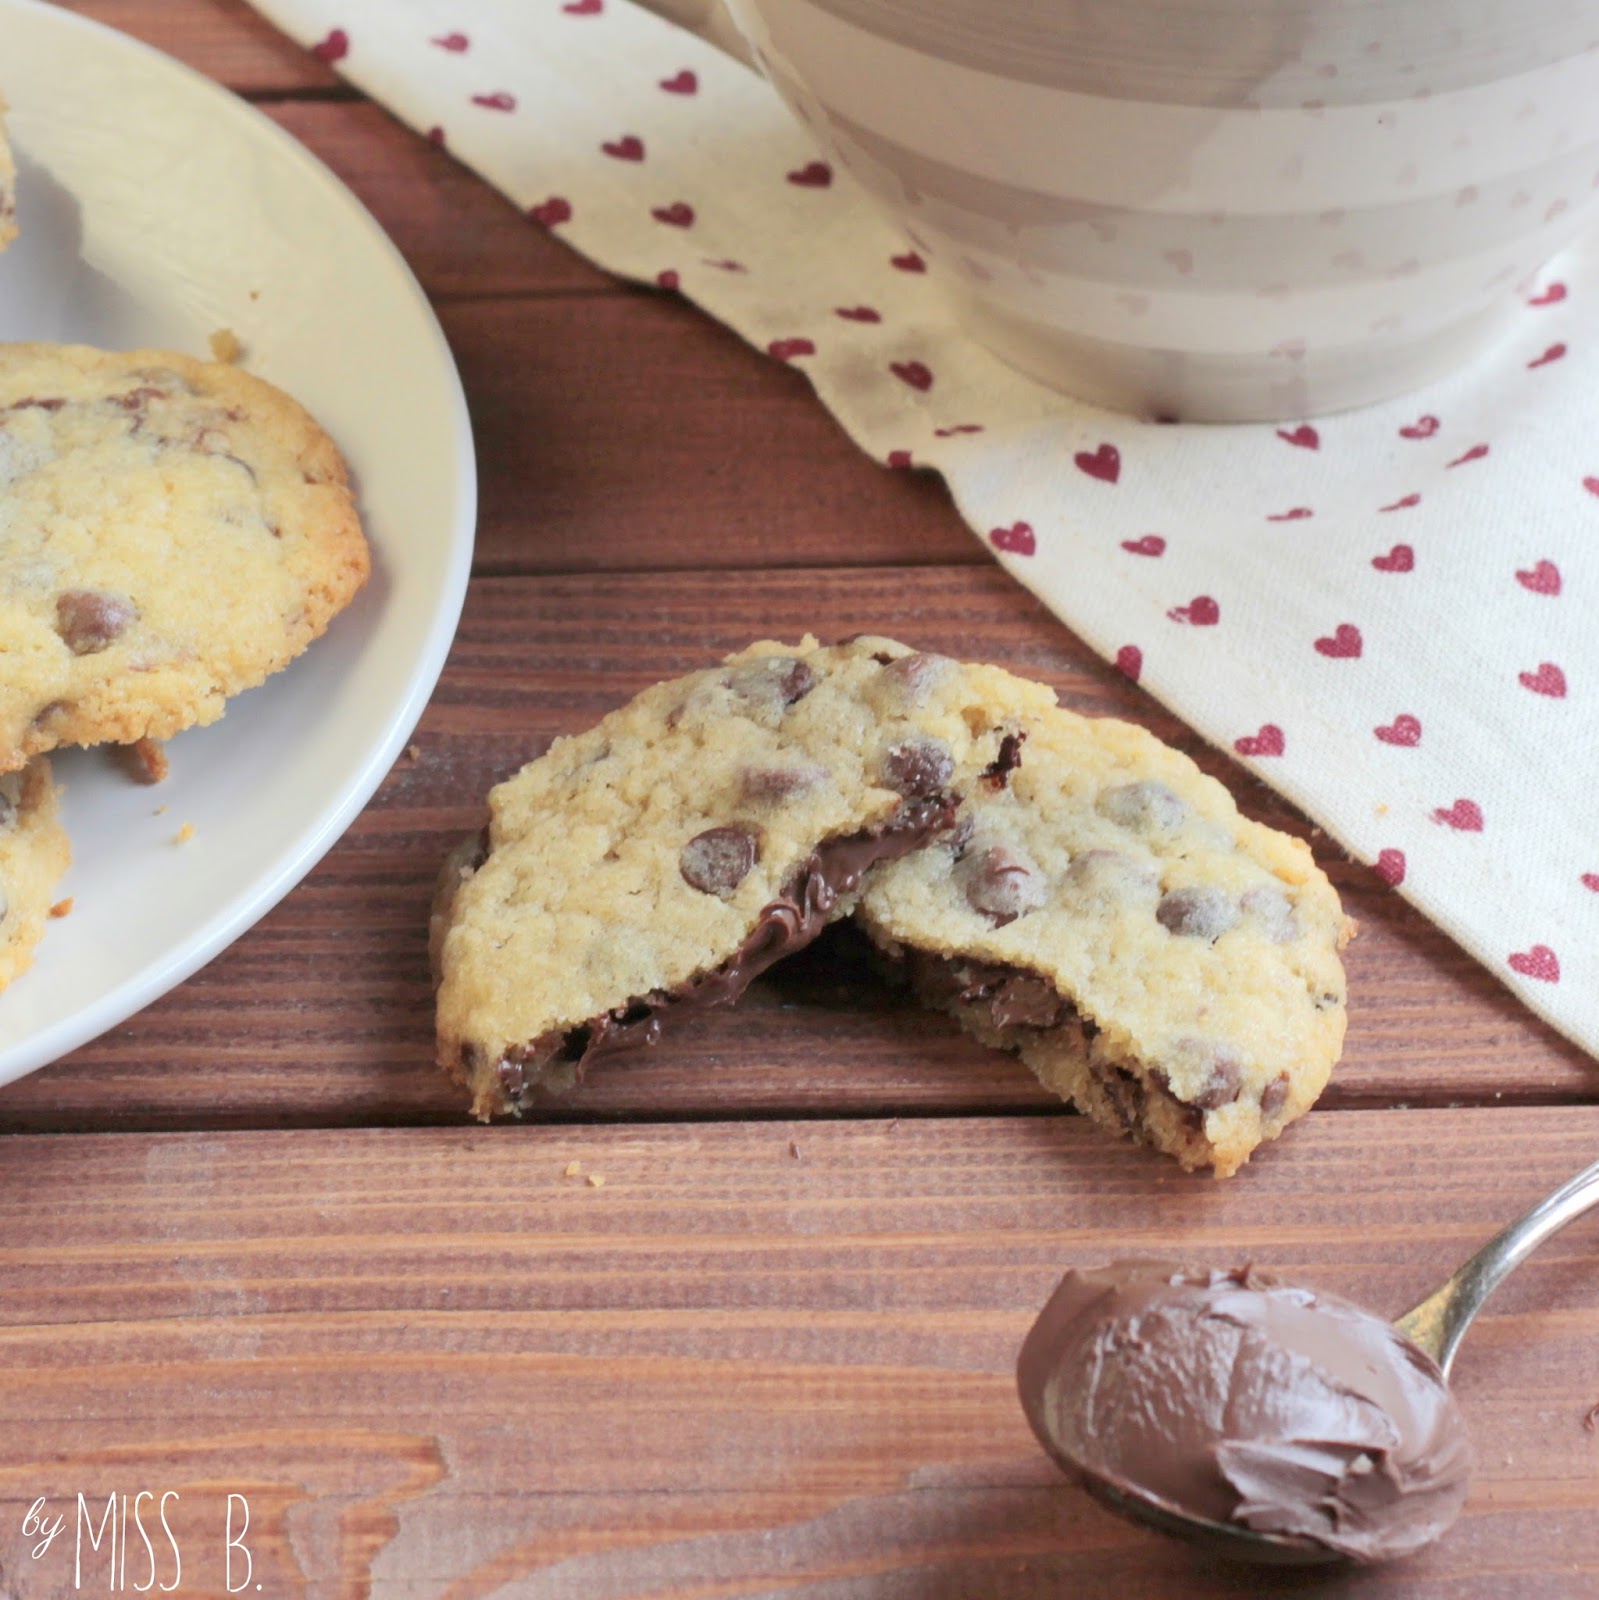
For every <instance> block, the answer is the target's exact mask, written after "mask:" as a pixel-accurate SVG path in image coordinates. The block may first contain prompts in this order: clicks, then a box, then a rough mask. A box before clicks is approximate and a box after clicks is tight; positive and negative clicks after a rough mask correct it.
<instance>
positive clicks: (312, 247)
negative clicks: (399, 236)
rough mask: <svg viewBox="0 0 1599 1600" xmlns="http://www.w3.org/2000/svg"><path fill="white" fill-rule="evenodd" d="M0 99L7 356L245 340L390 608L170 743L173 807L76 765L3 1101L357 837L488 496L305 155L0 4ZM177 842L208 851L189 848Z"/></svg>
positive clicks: (416, 322)
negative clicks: (6, 206)
mask: <svg viewBox="0 0 1599 1600" xmlns="http://www.w3.org/2000/svg"><path fill="white" fill-rule="evenodd" d="M0 89H3V90H4V93H5V96H6V98H7V99H8V100H9V101H10V103H11V108H12V110H11V117H10V124H11V135H12V143H13V146H14V147H15V150H16V154H17V157H18V165H19V173H20V176H19V185H18V220H19V222H20V223H21V226H22V238H21V239H20V240H19V241H18V242H17V243H16V244H15V245H13V246H12V248H11V249H10V250H8V251H6V252H5V253H4V254H0V339H6V340H13V339H60V340H81V341H83V342H86V343H90V344H97V345H102V346H106V347H109V348H127V347H132V346H138V345H155V346H164V347H167V348H171V349H177V350H184V351H188V352H189V353H191V354H194V355H200V356H204V355H206V354H207V336H208V335H209V334H210V333H211V332H212V331H213V330H215V329H218V328H231V329H233V330H234V332H235V333H237V334H238V336H239V338H240V339H241V340H242V341H243V344H244V349H245V360H246V364H247V365H248V366H249V368H250V370H251V371H252V372H255V373H257V374H259V375H260V376H261V377H263V378H267V379H269V380H270V381H272V382H274V383H277V384H279V385H280V386H282V387H283V388H285V389H287V390H288V391H289V392H290V393H291V394H293V395H295V396H296V398H298V399H299V400H300V401H301V402H303V403H304V404H305V405H306V406H307V407H309V408H310V410H311V411H312V412H313V413H314V414H315V415H316V417H317V418H318V419H319V420H320V421H321V423H322V424H323V426H324V427H325V428H327V430H328V432H329V433H331V434H332V436H333V438H334V439H335V440H336V441H337V442H338V444H339V445H340V447H341V448H342V449H343V451H344V453H345V455H346V456H347V458H348V460H349V462H350V466H351V468H352V470H353V473H354V477H355V480H356V486H357V491H358V494H359V497H360V504H361V510H362V515H363V519H364V521H365V524H366V530H367V535H368V538H369V539H370V540H371V543H372V550H373V575H372V580H371V582H370V583H369V585H368V586H367V588H366V590H365V591H364V592H363V593H362V594H361V595H360V596H359V597H358V599H357V600H356V602H355V604H354V605H353V606H352V607H351V608H350V609H349V610H348V611H347V612H345V613H344V615H342V616H341V617H339V618H337V619H336V620H335V621H334V623H333V626H332V628H331V629H330V630H329V632H328V634H327V636H326V637H325V638H323V639H322V640H320V641H319V642H318V643H316V644H314V645H313V646H312V647H311V649H310V651H309V652H308V653H307V654H306V655H304V656H302V657H301V658H300V660H298V661H297V662H295V663H294V664H293V665H292V666H291V667H290V668H289V669H288V670H287V671H285V672H283V673H281V674H279V675H278V676H277V677H275V678H273V679H271V680H269V681H268V682H267V683H266V684H265V685H264V686H263V687H261V688H259V689H254V690H252V691H251V692H250V693H248V694H246V695H243V696H242V697H240V698H239V699H238V700H237V701H235V702H234V703H233V705H232V706H231V707H230V708H229V711H228V714H227V716H226V718H225V719H224V720H223V721H222V722H220V723H218V724H216V725H215V726H214V727H211V728H205V729H196V730H193V731H191V732H189V733H186V734H182V735H180V736H179V737H178V738H177V739H175V740H173V741H172V743H171V744H170V746H169V747H168V751H169V754H170V756H171V761H172V776H171V777H170V778H169V779H168V780H167V782H166V783H164V784H162V785H161V786H160V787H158V788H140V787H138V786H137V785H134V784H132V783H130V782H128V781H127V779H126V778H124V777H122V776H120V775H119V774H118V773H117V772H116V771H115V770H114V769H113V767H112V766H111V764H110V763H109V761H108V760H107V758H106V757H105V755H104V754H103V753H101V752H97V751H70V752H63V753H62V754H61V755H60V757H59V758H58V759H57V761H56V772H57V776H58V778H59V780H60V781H61V782H62V783H64V784H65V785H66V788H67V797H66V807H65V809H66V821H67V826H68V829H69V830H70V832H71V835H72V842H73V850H74V855H75V860H74V863H73V867H72V872H71V874H70V876H69V877H68V879H67V881H66V882H65V883H64V884H63V885H62V889H61V893H62V894H63V895H70V896H72V898H73V902H74V904H73V910H72V914H71V916H69V917H67V918H65V919H64V920H62V921H60V922H56V923H53V924H52V925H51V927H50V930H49V932H48V933H47V934H46V936H45V940H44V943H43V944H42V945H41V946H40V950H39V959H38V962H37V964H36V965H35V967H34V968H33V970H32V971H31V972H29V973H27V974H26V975H25V976H24V977H22V978H20V979H18V980H17V982H16V983H14V984H13V985H12V986H11V987H10V988H9V989H7V990H6V991H5V992H4V993H3V994H0V1083H7V1082H10V1081H11V1080H12V1079H14V1078H17V1077H19V1076H21V1075H22V1074H23V1073H25V1072H29V1071H31V1070H33V1069H34V1068H35V1067H39V1066H42V1065H43V1064H44V1063H45V1062H47V1061H51V1060H54V1059H55V1058H56V1057H57V1056H60V1055H63V1054H65V1053H66V1052H67V1051H68V1050H71V1049H73V1048H75V1047H76V1046H77V1045H79V1044H81V1043H83V1042H84V1041H85V1040H87V1039H91V1038H93V1037H94V1036H95V1035H97V1034H100V1033H103V1032H104V1031H105V1030H106V1029H107V1028H109V1027H112V1026H113V1025H114V1024H116V1023H117V1022H120V1021H121V1020H122V1019H123V1018H124V1017H127V1016H129V1015H130V1014H131V1013H133V1012H134V1011H137V1010H138V1009H139V1008H140V1007H141V1006H144V1005H147V1004H149V1002H150V1001H151V1000H153V999H155V998H156V996H158V995H160V994H163V993H164V992H165V991H166V990H168V989H170V988H171V987H172V986H173V985H174V984H176V983H179V982H181V981H182V980H183V979H184V978H186V977H187V976H188V975H189V974H190V973H191V972H193V971H194V970H195V969H196V968H197V967H199V966H201V965H202V964H204V963H205V962H206V961H208V960H209V959H210V958H211V957H212V956H214V955H215V954H216V953H217V952H218V951H219V950H221V949H222V948H223V947H224V946H225V945H227V944H228V943H229V942H230V941H231V940H233V939H235V938H236V937H237V936H238V935H239V934H240V933H241V932H243V930H244V929H246V928H247V927H249V926H250V925H251V924H252V923H253V922H255V921H256V920H257V919H258V918H259V917H261V916H262V915H263V914H264V913H265V912H267V911H268V910H269V909H270V908H271V907H272V906H273V905H275V904H276V903H277V901H278V900H280V899H281V898H282V897H283V895H285V894H286V893H287V892H288V891H289V889H291V888H292V887H293V886H294V885H295V884H296V883H297V882H298V881H299V880H300V879H301V878H302V877H303V876H304V875H305V874H306V873H307V872H308V871H309V870H310V869H311V867H312V866H313V865H314V864H315V863H316V861H317V860H318V859H319V858H320V857H321V856H322V855H323V853H324V852H325V851H326V850H327V849H328V848H329V847H330V846H331V845H332V844H333V843H334V841H335V840H336V839H337V838H338V837H339V835H340V834H341V833H342V832H343V831H344V829H345V828H346V827H347V826H348V825H349V823H350V821H351V820H352V819H353V818H354V816H355V815H356V813H357V812H358V811H359V810H360V809H361V807H362V806H363V805H364V804H365V803H366V801H367V799H368V798H369V797H370V795H371V794H372V791H373V790H374V789H375V788H376V787H377V785H378V783H379V781H380V780H381V779H382V777H383V775H384V773H385V772H386V771H387V770H388V768H389V767H390V765H391V764H392V763H393V761H394V759H395V757H396V755H397V754H398V752H399V750H400V748H401V746H402V745H403V743H404V742H405V739H406V737H407V735H408V734H409V732H410V730H411V728H412V727H413V725H414V724H415V722H416V720H417V718H418V717H419V716H420V715H421V712H422V708H423V706H424V705H425V704H426V702H427V698H428V695H429V694H430V693H431V692H432V689H433V685H434V683H435V682H436V681H437V679H438V675H439V672H440V671H441V670H442V668H443V665H444V658H445V655H446V653H447V652H448V650H449V647H450V641H451V639H452V638H453V636H454V633H455V626H456V622H457V620H458V618H459V615H460V609H461V602H462V599H463V597H464V594H465V589H466V579H467V574H468V570H469V568H470V564H471V557H472V533H473V525H474V520H475V516H476V501H477V485H476V477H475V472H474V466H473V454H472V440H471V431H470V425H469V422H468V419H467V414H466V405H465V402H464V400H463V398H462V395H461V386H460V381H459V379H458V377H457V376H456V372H455V367H454V364H453V362H452V361H451V359H450V354H449V350H448V348H447V347H446V345H445V342H444V338H443V335H442V334H441V332H440V331H439V326H438V323H437V322H436V321H435V320H434V317H433V313H432V311H431V309H430V308H429V306H428V303H427V301H426V299H425V298H424V296H423V294H422V292H421V290H420V289H419V288H418V286H417V284H416V281H415V280H414V279H413V278H412V276H411V273H410V271H409V270H408V269H407V267H406V265H405V263H404V262H403V261H402V260H401V259H400V256H399V254H398V253H397V252H396V251H395V249H394V247H393V246H392V245H391V244H390V243H389V241H388V239H387V238H386V236H385V235H384V234H383V232H382V230H381V229H380V228H379V227H378V226H377V224H376V223H375V222H374V221H373V220H372V219H371V217H370V216H368V215H367V213H366V212H365V211H364V210H363V209H362V207H361V206H360V205H359V204H358V203H357V201H356V200H355V199H354V198H353V197H352V196H351V195H350V193H349V192H348V190H346V189H345V188H344V187H343V186H342V185H341V184H340V183H339V182H338V180H337V179H336V178H334V177H333V176H332V174H331V173H329V172H328V171H327V169H326V168H324V167H323V166H321V165H320V164H319V163H318V162H317V161H316V160H314V159H313V158H312V157H311V156H310V155H308V154H307V153H306V151H305V150H303V149H302V148H301V147H300V146H299V145H298V144H296V143H295V142H294V141H293V140H292V139H290V138H289V137H288V136H287V135H285V134H284V133H282V132H281V131H280V130H279V129H278V128H277V127H275V126H274V125H273V124H272V123H271V122H269V121H268V120H267V119H266V118H265V117H263V116H261V115H260V114H259V113H257V112H255V111H253V110H251V109H250V107H248V106H247V105H245V104H244V103H243V102H242V101H240V100H237V99H235V98H234V97H233V96H231V95H229V94H227V93H226V92H225V91H223V90H222V89H219V88H217V87H216V86H215V85H214V84H212V83H211V82H209V81H208V80H207V79H205V78H202V77H200V76H199V75H198V74H196V73H194V72H191V71H190V70H189V69H188V68H186V67H182V66H179V65H177V64H176V63H175V62H173V61H171V60H169V59H167V58H166V57H165V56H162V55H160V54H158V53H157V52H155V51H153V50H150V49H148V48H146V47H145V46H143V45H140V44H136V43H134V42H133V41H132V40H129V39H127V38H125V37H123V36H122V35H120V34H117V33H114V32H112V31H110V30H109V29H106V28H102V27H99V26H97V25H95V24H93V23H89V22H86V21H84V20H83V19H82V18H79V17H76V16H73V15H71V14H69V13H66V12H62V11H57V10H55V9H54V8H53V7H51V6H48V5H43V4H36V3H34V0H0ZM158 807H162V808H164V809H163V810H162V811H161V813H160V814H159V815H158V814H156V813H157V808H158ZM185 823H189V824H192V825H193V828H194V835H193V838H192V839H190V840H189V841H188V842H187V843H184V844H181V845H180V844H176V843H174V837H175V835H176V834H177V832H178V830H179V829H180V828H181V827H182V825H183V824H185Z"/></svg>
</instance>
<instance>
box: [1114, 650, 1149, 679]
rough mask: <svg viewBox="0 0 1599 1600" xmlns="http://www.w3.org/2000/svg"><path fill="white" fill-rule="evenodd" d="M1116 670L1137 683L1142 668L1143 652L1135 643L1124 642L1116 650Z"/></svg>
mask: <svg viewBox="0 0 1599 1600" xmlns="http://www.w3.org/2000/svg"><path fill="white" fill-rule="evenodd" d="M1116 670H1117V671H1118V672H1119V673H1121V674H1122V676H1123V677H1125V678H1131V679H1132V680H1133V682H1134V683H1137V682H1138V680H1139V677H1140V676H1141V675H1142V673H1143V670H1144V652H1143V651H1142V650H1140V649H1139V648H1138V646H1137V645H1136V644H1124V645H1123V646H1122V647H1121V649H1120V650H1118V651H1117V652H1116Z"/></svg>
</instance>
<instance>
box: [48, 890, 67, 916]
mask: <svg viewBox="0 0 1599 1600" xmlns="http://www.w3.org/2000/svg"><path fill="white" fill-rule="evenodd" d="M50 915H51V916H52V917H54V918H55V919H56V920H57V921H60V919H61V918H62V917H69V916H71V915H72V896H71V895H68V896H67V897H66V899H65V900H57V901H56V903H55V904H54V905H53V906H51V907H50Z"/></svg>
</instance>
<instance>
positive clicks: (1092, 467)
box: [1072, 444, 1122, 483]
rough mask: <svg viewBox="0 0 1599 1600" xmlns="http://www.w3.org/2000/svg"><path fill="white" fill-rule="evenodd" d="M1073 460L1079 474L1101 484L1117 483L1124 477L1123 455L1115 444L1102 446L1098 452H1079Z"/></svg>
mask: <svg viewBox="0 0 1599 1600" xmlns="http://www.w3.org/2000/svg"><path fill="white" fill-rule="evenodd" d="M1072 460H1073V461H1075V462H1076V463H1077V470H1078V471H1079V472H1086V473H1087V474H1088V476H1089V477H1090V478H1098V479H1099V481H1100V482H1101V483H1115V482H1116V481H1117V480H1118V479H1119V478H1120V477H1121V475H1122V453H1121V451H1120V450H1118V449H1117V448H1116V446H1115V445H1113V444H1102V445H1100V447H1099V448H1098V449H1097V450H1079V451H1078V452H1077V454H1076V455H1074V456H1073V457H1072Z"/></svg>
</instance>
